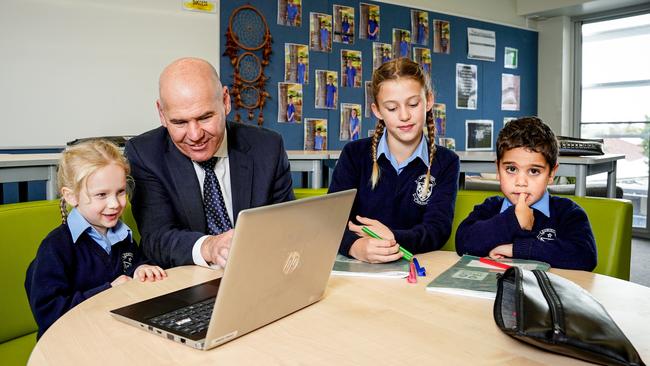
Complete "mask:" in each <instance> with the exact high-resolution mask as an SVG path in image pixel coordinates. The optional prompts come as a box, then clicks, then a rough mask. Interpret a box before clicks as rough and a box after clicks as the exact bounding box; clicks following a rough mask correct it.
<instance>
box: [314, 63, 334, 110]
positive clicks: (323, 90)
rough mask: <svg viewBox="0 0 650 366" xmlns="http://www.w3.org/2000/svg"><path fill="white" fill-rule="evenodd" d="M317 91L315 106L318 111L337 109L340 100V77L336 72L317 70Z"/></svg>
mask: <svg viewBox="0 0 650 366" xmlns="http://www.w3.org/2000/svg"><path fill="white" fill-rule="evenodd" d="M314 75H315V76H314V79H315V80H316V90H315V92H314V95H315V99H316V100H315V102H314V106H315V108H317V109H336V106H337V104H338V100H339V93H338V85H339V75H338V72H336V71H331V70H316V72H315V73H314Z"/></svg>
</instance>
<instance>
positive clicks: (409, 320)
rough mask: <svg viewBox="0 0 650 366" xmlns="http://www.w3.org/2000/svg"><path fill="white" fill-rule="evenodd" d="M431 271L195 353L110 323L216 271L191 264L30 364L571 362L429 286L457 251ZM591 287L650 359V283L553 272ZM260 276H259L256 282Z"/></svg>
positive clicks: (474, 302) (59, 326)
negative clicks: (124, 310)
mask: <svg viewBox="0 0 650 366" xmlns="http://www.w3.org/2000/svg"><path fill="white" fill-rule="evenodd" d="M417 257H418V258H419V259H420V262H421V263H422V264H424V265H425V266H426V268H427V277H426V278H424V279H423V278H419V279H418V283H417V284H414V285H411V284H408V283H407V282H406V280H405V279H377V278H360V277H335V276H333V277H331V278H330V281H329V284H328V288H327V291H326V293H325V297H324V298H323V299H322V300H321V301H319V302H317V303H316V304H314V305H312V306H309V307H307V308H305V309H303V310H300V311H298V312H296V313H294V314H291V315H289V316H287V317H285V318H283V319H280V320H278V321H276V322H274V323H272V324H269V325H267V326H265V327H263V328H260V329H258V330H256V331H254V332H252V333H249V334H247V335H245V336H243V337H241V338H238V339H236V340H234V341H232V342H229V343H227V344H225V345H223V346H220V347H217V348H214V349H212V350H209V351H199V350H194V349H192V348H190V347H187V346H184V345H182V344H179V343H175V342H172V341H169V340H167V339H164V338H162V337H159V336H156V335H153V334H150V333H148V332H145V331H143V330H140V329H137V328H135V327H132V326H130V325H127V324H124V323H122V322H119V321H117V320H115V319H113V318H112V317H111V316H110V315H109V310H111V309H114V308H117V307H120V306H123V305H127V304H130V303H133V302H135V301H138V300H142V299H145V298H149V297H152V296H154V295H157V294H160V293H164V292H167V291H171V290H175V289H178V288H181V287H186V286H189V285H191V284H195V283H200V282H203V281H207V280H209V279H212V278H215V277H217V276H219V275H220V272H218V271H212V270H209V269H205V268H201V267H197V266H187V267H179V268H174V269H172V270H170V271H169V277H168V278H167V279H166V280H164V281H162V282H156V283H140V282H136V281H131V282H129V283H126V284H124V285H121V286H118V287H116V288H112V289H110V290H107V291H105V292H102V293H100V294H98V295H96V296H94V297H92V298H91V299H89V300H87V301H85V302H83V303H81V304H80V305H78V306H77V307H75V308H73V309H72V310H71V311H70V312H68V313H67V314H65V315H64V316H63V317H62V318H61V319H59V321H57V322H56V323H55V324H54V325H53V326H52V327H51V328H50V329H49V330H48V331H47V332H46V333H45V334H44V336H43V337H42V338H41V340H40V341H39V342H38V344H37V345H36V348H35V349H34V351H33V352H32V355H31V358H30V360H29V365H32V366H36V365H84V364H110V365H122V364H143V365H149V364H156V365H170V364H182V365H195V364H205V365H207V364H219V365H227V364H231V365H234V364H251V365H281V364H283V365H285V364H290V365H431V364H439V365H463V364H483V365H485V364H488V365H503V364H511V365H575V364H582V362H580V361H577V360H575V359H572V358H568V357H564V356H560V355H556V354H553V353H548V352H545V351H542V350H539V349H537V348H534V347H532V346H529V345H527V344H524V343H520V342H519V341H516V340H514V339H512V338H510V337H509V336H507V335H505V334H503V333H502V332H501V331H500V330H499V329H498V328H497V326H496V325H495V323H494V319H493V317H492V304H493V301H492V300H488V299H480V298H473V297H465V296H459V295H448V294H442V293H433V292H427V291H425V286H426V285H427V283H429V282H430V281H431V280H432V279H433V278H434V277H435V276H437V275H438V274H440V273H441V272H442V271H444V270H445V269H447V268H448V267H449V266H451V265H452V264H453V263H454V262H455V261H457V260H458V256H457V255H456V253H453V252H432V253H427V254H424V255H418V256H417ZM552 272H554V273H557V274H559V275H561V276H564V277H566V278H568V279H570V280H572V281H574V282H576V283H578V284H580V285H581V286H582V287H584V288H585V289H586V290H587V291H589V292H591V293H592V294H593V295H594V296H595V297H596V298H597V299H598V300H599V301H600V302H601V303H602V304H603V305H604V306H605V307H606V308H607V310H608V312H609V313H610V315H611V316H612V317H613V318H614V319H615V320H616V322H617V323H618V325H619V326H620V328H621V329H622V330H623V332H624V333H625V334H626V335H627V337H628V338H629V339H630V341H631V342H632V343H633V344H634V345H635V346H636V348H637V350H638V351H639V353H640V354H641V357H642V358H644V359H645V360H646V362H647V361H648V360H650V331H649V330H648V324H650V306H648V305H649V302H650V288H647V287H644V286H641V285H637V284H634V283H631V282H626V281H622V280H619V279H615V278H612V277H607V276H603V275H598V274H593V273H589V272H581V271H568V270H552ZM255 280H263V279H253V278H251V281H255Z"/></svg>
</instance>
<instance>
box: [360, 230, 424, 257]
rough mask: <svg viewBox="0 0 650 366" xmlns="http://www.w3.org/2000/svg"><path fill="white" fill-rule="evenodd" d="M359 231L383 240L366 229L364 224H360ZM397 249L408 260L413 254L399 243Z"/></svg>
mask: <svg viewBox="0 0 650 366" xmlns="http://www.w3.org/2000/svg"><path fill="white" fill-rule="evenodd" d="M361 231H363V232H364V233H366V234H368V235H369V236H370V237H372V238H375V239H379V240H383V239H382V237H381V236H379V235H377V234H375V233H374V232H373V231H372V230H370V229H368V228H367V227H366V226H362V227H361ZM399 251H400V252H402V258H404V259H406V260H407V261H410V260H411V259H412V258H413V254H412V253H411V252H409V251H408V250H406V249H404V247H403V246H401V245H400V246H399Z"/></svg>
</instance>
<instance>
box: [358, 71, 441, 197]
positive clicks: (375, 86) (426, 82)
mask: <svg viewBox="0 0 650 366" xmlns="http://www.w3.org/2000/svg"><path fill="white" fill-rule="evenodd" d="M402 78H405V79H411V80H415V81H417V82H418V83H419V84H420V85H421V86H422V87H423V88H424V91H425V94H426V95H428V94H429V93H431V94H433V88H432V86H431V79H430V78H429V75H428V74H427V73H426V72H424V70H422V68H421V67H420V65H418V64H417V63H416V62H414V61H412V60H411V59H408V58H398V59H394V60H391V61H388V62H386V63H384V64H382V65H381V66H380V67H379V68H378V69H377V70H376V71H375V72H374V73H373V74H372V84H371V89H372V96H373V98H374V100H375V103H376V101H377V95H379V89H380V88H381V84H382V83H383V82H384V81H387V80H398V79H402ZM425 122H426V130H427V138H428V139H429V168H427V175H426V179H425V181H424V190H423V191H422V193H423V194H424V195H426V193H427V192H428V191H429V179H430V178H431V164H433V159H434V157H435V156H436V144H435V140H436V124H435V119H434V117H433V108H431V110H430V111H427V116H426V121H425ZM385 129H386V124H385V122H384V120H383V119H379V120H377V125H376V126H375V134H374V135H372V145H371V147H370V153H371V154H372V175H371V176H370V183H371V185H372V188H373V189H374V188H375V186H377V183H378V182H379V176H380V169H379V164H377V145H378V144H379V140H380V138H381V135H382V134H383V133H384V130H385ZM421 198H423V197H421Z"/></svg>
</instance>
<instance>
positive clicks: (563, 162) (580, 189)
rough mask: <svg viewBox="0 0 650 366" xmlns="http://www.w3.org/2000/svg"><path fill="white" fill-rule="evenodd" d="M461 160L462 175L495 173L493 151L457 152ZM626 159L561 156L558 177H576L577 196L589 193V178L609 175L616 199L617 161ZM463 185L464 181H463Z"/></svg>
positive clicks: (609, 193) (618, 156)
mask: <svg viewBox="0 0 650 366" xmlns="http://www.w3.org/2000/svg"><path fill="white" fill-rule="evenodd" d="M456 154H458V157H459V158H460V172H461V174H462V173H494V172H496V165H495V161H496V158H497V155H496V153H495V152H492V151H456ZM620 159H625V155H623V154H605V155H595V156H560V157H559V159H558V163H559V164H560V167H559V168H558V171H557V175H558V176H560V177H576V191H575V195H576V196H585V195H586V193H587V176H589V175H593V174H598V173H607V197H612V198H614V197H616V161H617V160H620ZM461 183H462V179H461Z"/></svg>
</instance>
